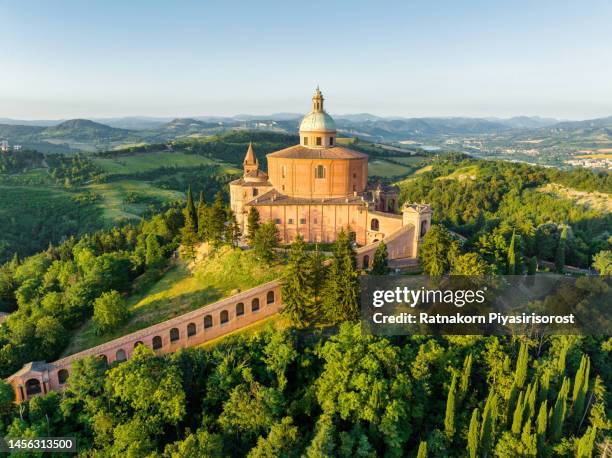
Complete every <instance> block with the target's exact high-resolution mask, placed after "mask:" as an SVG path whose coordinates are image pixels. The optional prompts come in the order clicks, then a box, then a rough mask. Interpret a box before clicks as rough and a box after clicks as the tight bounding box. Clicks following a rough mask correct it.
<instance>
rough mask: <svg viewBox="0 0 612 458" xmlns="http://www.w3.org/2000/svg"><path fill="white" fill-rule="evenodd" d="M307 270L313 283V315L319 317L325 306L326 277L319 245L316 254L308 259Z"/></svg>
mask: <svg viewBox="0 0 612 458" xmlns="http://www.w3.org/2000/svg"><path fill="white" fill-rule="evenodd" d="M306 268H307V269H308V271H309V272H310V280H311V282H312V284H311V290H312V313H313V315H315V316H317V315H318V314H319V312H320V310H321V307H322V305H323V304H322V302H323V291H324V284H325V277H326V275H325V273H326V272H325V265H324V264H323V255H322V254H321V252H320V251H319V245H318V244H317V245H316V246H315V250H314V252H312V253H311V254H310V256H309V257H308V261H307V266H306Z"/></svg>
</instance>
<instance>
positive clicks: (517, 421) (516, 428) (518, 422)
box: [511, 391, 525, 436]
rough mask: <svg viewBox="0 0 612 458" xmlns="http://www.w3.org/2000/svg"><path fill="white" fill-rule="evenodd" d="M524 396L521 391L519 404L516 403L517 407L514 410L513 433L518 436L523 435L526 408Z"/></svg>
mask: <svg viewBox="0 0 612 458" xmlns="http://www.w3.org/2000/svg"><path fill="white" fill-rule="evenodd" d="M524 394H525V393H523V392H522V391H521V394H519V398H518V402H517V403H516V407H515V408H514V415H513V416H512V428H511V429H512V432H513V433H514V434H516V435H517V436H518V435H519V434H520V433H521V430H522V427H523V413H524V408H525V403H524Z"/></svg>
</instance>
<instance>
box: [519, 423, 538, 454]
mask: <svg viewBox="0 0 612 458" xmlns="http://www.w3.org/2000/svg"><path fill="white" fill-rule="evenodd" d="M521 442H522V443H523V453H524V456H536V455H537V453H538V441H537V437H536V435H535V434H532V433H531V420H527V422H526V423H525V426H524V427H523V432H522V433H521Z"/></svg>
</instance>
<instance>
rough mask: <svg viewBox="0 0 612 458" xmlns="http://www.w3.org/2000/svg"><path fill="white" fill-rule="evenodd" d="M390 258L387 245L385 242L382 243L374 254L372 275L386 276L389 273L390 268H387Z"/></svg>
mask: <svg viewBox="0 0 612 458" xmlns="http://www.w3.org/2000/svg"><path fill="white" fill-rule="evenodd" d="M388 257H389V255H388V253H387V244H386V243H385V242H380V243H379V244H378V247H377V248H376V252H375V253H374V261H373V264H372V275H386V274H388V273H389V268H388V267H387V260H388V259H387V258H388Z"/></svg>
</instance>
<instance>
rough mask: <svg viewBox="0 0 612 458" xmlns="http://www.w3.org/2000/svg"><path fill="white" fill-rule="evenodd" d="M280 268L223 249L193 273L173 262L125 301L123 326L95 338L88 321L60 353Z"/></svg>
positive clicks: (248, 284) (266, 277)
mask: <svg viewBox="0 0 612 458" xmlns="http://www.w3.org/2000/svg"><path fill="white" fill-rule="evenodd" d="M281 269H282V266H276V267H273V268H269V269H262V268H261V265H260V263H259V261H257V260H256V259H255V258H254V256H253V253H252V252H251V251H242V250H240V249H230V248H227V247H225V248H222V249H221V250H220V251H219V253H217V254H216V255H209V256H207V257H206V258H204V260H203V261H201V262H200V263H199V264H198V266H196V268H195V269H194V270H193V271H190V270H189V269H188V268H187V267H186V265H185V264H184V263H182V262H180V261H177V264H176V265H174V266H173V267H171V268H170V269H169V270H168V271H167V272H166V274H165V275H164V276H163V277H162V278H161V279H160V280H159V281H157V282H156V283H155V284H154V285H153V286H151V287H149V288H145V289H144V290H143V291H139V292H138V293H136V294H133V295H131V296H129V297H128V298H126V301H127V304H128V307H129V309H130V311H131V316H130V318H129V320H128V321H127V322H126V323H125V324H124V325H123V326H121V327H120V328H118V329H116V330H115V331H114V332H112V333H109V334H105V335H102V336H97V335H95V333H94V328H93V322H92V321H91V320H89V321H88V322H86V323H85V324H84V325H83V327H82V328H81V329H79V330H78V331H77V333H76V334H75V336H74V337H73V339H72V341H71V343H70V345H69V346H68V348H67V349H66V351H65V352H64V354H66V355H69V354H72V353H76V352H78V351H81V350H84V349H86V348H89V347H92V346H95V345H99V344H101V343H104V342H107V341H109V340H112V339H114V338H117V337H120V336H122V335H124V334H128V333H130V332H134V331H137V330H139V329H142V328H145V327H147V326H151V325H153V324H156V323H160V322H162V321H164V320H168V319H170V318H173V317H175V316H178V315H182V314H184V313H187V312H189V311H191V310H195V309H197V308H198V307H202V306H203V305H206V304H210V303H212V302H215V301H218V300H220V299H222V298H224V297H227V296H231V295H233V294H237V293H238V292H240V291H244V290H247V289H249V288H253V287H255V286H257V285H260V284H262V283H265V282H267V281H271V280H274V279H275V278H278V277H279V275H280V272H281Z"/></svg>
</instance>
